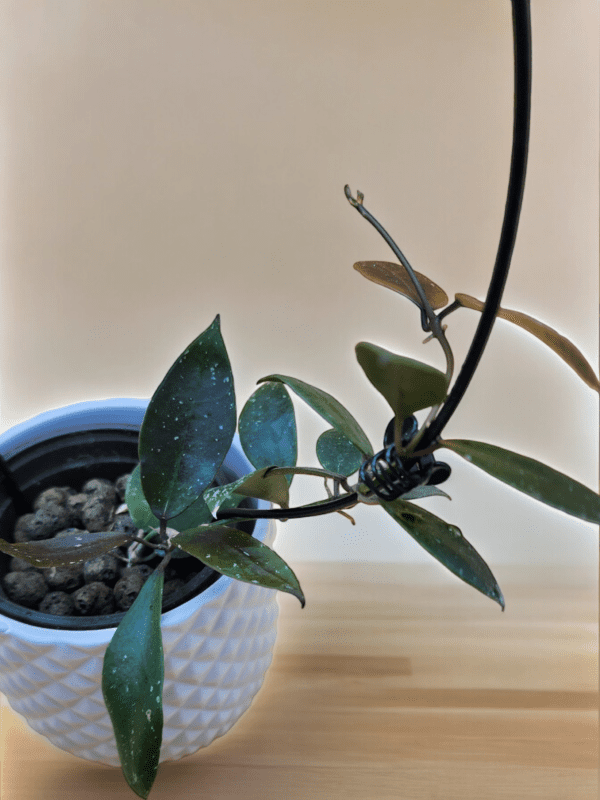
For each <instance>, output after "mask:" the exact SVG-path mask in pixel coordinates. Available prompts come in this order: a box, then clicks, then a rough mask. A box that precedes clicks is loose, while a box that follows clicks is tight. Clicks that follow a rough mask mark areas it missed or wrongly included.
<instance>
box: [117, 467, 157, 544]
mask: <svg viewBox="0 0 600 800" xmlns="http://www.w3.org/2000/svg"><path fill="white" fill-rule="evenodd" d="M125 503H126V505H127V510H128V511H129V515H130V516H131V518H132V519H133V521H134V522H135V524H136V525H137V526H138V528H142V529H143V530H145V531H149V530H150V528H158V527H159V526H160V522H159V521H158V518H157V517H155V516H154V514H153V513H152V509H151V508H150V506H149V505H148V501H147V500H146V498H145V497H144V492H143V490H142V480H141V474H140V465H139V464H138V465H137V467H136V468H135V469H134V470H133V472H132V473H131V477H130V478H129V482H128V484H127V491H126V492H125Z"/></svg>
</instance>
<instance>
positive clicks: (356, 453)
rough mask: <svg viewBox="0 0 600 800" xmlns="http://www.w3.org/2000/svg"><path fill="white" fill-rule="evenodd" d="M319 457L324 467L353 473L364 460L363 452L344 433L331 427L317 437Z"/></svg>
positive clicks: (345, 473) (343, 473) (349, 473)
mask: <svg viewBox="0 0 600 800" xmlns="http://www.w3.org/2000/svg"><path fill="white" fill-rule="evenodd" d="M317 458H318V459H319V462H320V464H321V466H322V467H323V468H324V469H327V470H330V471H331V472H337V473H338V475H345V476H346V477H347V476H348V475H353V474H354V473H355V472H356V470H357V469H358V468H359V467H360V465H361V464H362V462H363V460H364V459H363V456H362V453H361V452H360V450H359V449H358V448H356V447H355V446H354V445H353V444H352V442H351V441H350V440H349V439H348V438H347V437H346V436H344V434H343V433H340V432H339V431H336V430H335V428H330V429H329V430H328V431H325V432H324V433H322V434H321V435H320V436H319V438H318V439H317Z"/></svg>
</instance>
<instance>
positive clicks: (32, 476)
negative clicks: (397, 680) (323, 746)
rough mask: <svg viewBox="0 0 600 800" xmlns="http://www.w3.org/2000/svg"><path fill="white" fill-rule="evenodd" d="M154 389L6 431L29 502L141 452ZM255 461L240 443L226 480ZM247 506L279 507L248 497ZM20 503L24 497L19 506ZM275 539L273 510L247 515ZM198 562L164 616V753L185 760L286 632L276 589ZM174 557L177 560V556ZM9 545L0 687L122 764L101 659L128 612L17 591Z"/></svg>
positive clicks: (261, 534) (2, 570) (260, 533)
mask: <svg viewBox="0 0 600 800" xmlns="http://www.w3.org/2000/svg"><path fill="white" fill-rule="evenodd" d="M147 404H148V401H146V400H133V399H116V400H105V401H98V402H88V403H78V404H75V405H72V406H66V407H64V408H62V409H57V410H54V411H50V412H47V413H45V414H40V415H39V416H37V417H34V418H33V419H31V420H28V421H27V422H25V423H22V424H21V425H17V426H15V427H14V428H12V429H10V430H9V431H6V432H5V433H4V434H2V435H1V436H0V453H1V454H2V456H3V458H4V459H5V460H6V462H7V464H8V466H9V468H10V471H11V474H12V475H13V476H14V479H15V482H16V483H17V485H18V487H19V489H20V490H21V492H22V494H23V495H24V497H25V499H26V501H27V502H28V503H29V504H32V503H33V501H34V500H35V498H36V497H37V496H38V495H39V494H40V493H41V492H42V491H44V490H45V489H48V488H50V487H55V486H60V487H64V486H69V487H72V488H73V489H75V490H76V491H80V489H81V487H82V486H83V485H84V484H85V483H86V482H87V481H88V480H91V479H93V478H104V479H107V480H109V481H115V480H116V479H117V478H119V477H120V476H121V475H123V474H126V473H130V472H131V471H132V470H133V469H134V467H135V466H136V464H137V462H138V457H137V443H138V434H139V429H140V426H141V423H142V420H143V416H144V413H145V410H146V407H147ZM252 470H253V467H252V466H251V464H250V462H249V461H248V460H247V459H246V457H245V456H244V454H243V453H242V450H241V447H240V444H239V439H238V437H237V436H236V438H235V440H234V443H233V445H232V447H231V449H230V451H229V453H228V455H227V456H226V458H225V461H224V463H223V466H222V468H221V470H220V471H219V472H218V473H217V476H216V481H217V483H219V484H225V483H230V482H231V481H234V480H237V479H238V478H239V477H241V476H242V475H245V474H247V473H249V472H251V471H252ZM12 495H13V487H11V486H10V480H8V481H7V480H6V479H5V480H3V481H2V483H1V484H0V536H2V538H4V539H6V540H9V541H12V540H13V531H14V526H15V522H16V519H17V517H18V515H19V513H22V512H23V509H22V508H18V498H17V501H16V502H15V500H13V497H12ZM244 505H248V506H249V507H254V508H269V504H268V503H265V502H263V501H257V500H251V499H248V500H246V501H244ZM16 506H17V507H16ZM240 527H242V528H243V529H244V530H246V531H247V532H248V533H251V534H252V535H253V536H254V537H255V538H257V539H259V540H260V541H261V542H263V543H264V544H267V545H271V544H272V543H273V540H274V538H275V532H276V527H275V523H274V521H267V520H257V521H250V522H248V523H242V524H241V525H240ZM177 561H178V562H179V563H178V564H177V569H178V570H182V569H184V567H183V565H184V564H185V563H189V570H190V572H191V573H195V574H194V575H193V577H191V578H190V579H185V571H183V572H180V573H179V574H180V575H182V576H183V577H182V579H181V580H180V581H179V584H178V585H179V586H180V588H179V589H178V590H177V591H175V592H174V593H173V594H172V595H170V596H169V598H168V601H167V603H166V604H165V606H164V608H163V613H162V616H161V632H162V639H163V649H164V656H165V680H164V687H163V713H164V727H163V742H162V747H161V755H160V760H161V761H165V760H175V759H178V758H181V757H183V756H185V755H189V754H190V753H193V752H195V751H196V750H198V749H199V748H200V747H205V746H206V745H208V744H210V742H211V741H213V740H214V739H215V738H217V737H218V736H222V735H223V734H224V733H225V732H226V731H227V730H229V728H230V727H231V726H232V725H233V724H234V723H235V722H236V721H237V720H238V719H239V717H240V716H241V715H242V714H243V713H244V711H245V710H246V709H247V708H248V707H249V705H250V703H251V702H252V699H253V697H254V695H255V694H256V692H257V691H258V689H259V688H260V686H261V685H262V683H263V680H264V676H265V673H266V670H267V668H268V666H269V664H270V662H271V658H272V649H273V646H274V643H275V636H276V622H277V613H278V606H277V600H276V592H275V591H273V590H269V589H263V588H262V587H258V586H254V585H252V584H248V583H242V582H240V581H234V580H232V579H231V578H227V577H225V576H223V575H220V574H219V573H217V572H215V571H214V570H212V569H210V568H208V567H205V566H203V565H202V564H201V562H199V561H198V560H197V559H194V558H192V557H190V558H181V559H177ZM171 563H173V561H172V562H171ZM9 569H10V556H8V555H5V554H4V553H0V691H2V692H3V693H4V694H5V695H6V697H7V699H8V701H9V703H10V705H11V707H12V708H13V709H14V710H15V711H16V712H18V713H19V714H21V715H22V716H23V717H25V719H26V721H27V723H28V724H29V725H30V726H31V727H32V728H33V729H34V730H35V731H37V732H38V733H41V734H42V735H44V736H46V737H47V738H48V739H49V740H50V741H51V742H52V744H54V745H56V746H57V747H59V748H61V749H63V750H67V751H68V752H70V753H72V754H74V755H77V756H80V757H82V758H86V759H89V760H92V761H99V762H102V763H105V764H111V765H113V766H119V759H118V754H117V747H116V743H115V739H114V734H113V730H112V725H111V722H110V718H109V716H108V712H107V710H106V706H105V704H104V699H103V697H102V689H101V680H102V661H103V657H104V652H105V651H106V647H107V646H108V643H109V642H110V640H111V638H112V636H113V634H114V631H115V628H116V626H117V625H118V624H119V622H120V621H121V619H122V618H123V616H124V614H125V612H124V611H121V612H118V613H111V614H107V615H103V616H56V615H53V614H45V613H42V612H40V611H38V610H36V609H35V608H25V607H23V606H21V605H19V604H17V603H15V602H12V601H11V600H10V599H9V598H8V597H7V595H6V593H5V591H4V588H3V586H2V582H3V579H4V576H5V575H6V574H7V573H8V571H9Z"/></svg>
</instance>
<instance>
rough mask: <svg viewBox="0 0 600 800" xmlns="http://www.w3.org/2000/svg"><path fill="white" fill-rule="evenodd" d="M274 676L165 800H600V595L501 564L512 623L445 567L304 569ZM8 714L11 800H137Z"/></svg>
mask: <svg viewBox="0 0 600 800" xmlns="http://www.w3.org/2000/svg"><path fill="white" fill-rule="evenodd" d="M294 569H295V572H296V574H297V575H298V577H299V579H300V581H301V583H302V586H303V589H304V591H305V594H306V598H307V604H306V608H305V609H304V610H301V609H300V606H299V604H298V602H297V601H296V600H294V598H291V597H287V596H283V595H280V606H281V615H280V623H279V635H278V641H277V645H276V650H275V655H274V660H273V664H272V667H271V669H270V671H269V673H268V675H267V679H266V681H265V685H264V686H263V688H262V690H261V691H260V692H259V694H258V696H257V698H256V700H255V701H254V703H253V705H252V707H251V709H250V710H249V711H248V712H247V714H246V715H245V716H244V717H243V718H242V719H241V720H240V722H239V723H238V724H237V725H236V726H235V728H234V729H232V731H230V733H228V734H227V735H226V736H225V737H224V738H223V739H221V740H217V741H216V742H215V743H213V744H212V745H211V746H210V747H209V748H207V749H206V750H204V751H200V752H199V753H196V754H195V755H193V756H190V757H188V758H186V759H183V760H182V761H180V762H174V763H167V764H163V765H162V766H161V768H160V770H159V775H158V778H157V781H156V784H155V787H154V789H153V790H152V793H151V795H150V798H151V800H162V799H163V798H165V799H166V798H169V800H177V798H184V797H185V798H201V797H202V798H204V797H206V798H209V797H210V798H211V800H222V799H224V798H239V799H241V800H259V799H260V800H279V798H282V797H285V798H286V800H313V799H314V800H337V799H338V798H339V800H392V799H393V800H396V799H398V798H400V799H401V800H481V798H485V799H486V800H521V798H535V799H536V800H537V799H538V798H539V800H589V798H592V797H596V796H597V792H598V771H597V767H598V668H597V667H598V659H597V642H598V636H597V620H598V602H597V599H598V593H597V581H596V580H595V579H594V578H592V577H590V575H591V573H589V574H588V575H587V576H581V575H579V574H577V573H575V572H572V571H571V572H566V573H565V572H564V571H562V570H561V569H560V568H558V567H557V568H551V567H548V568H543V569H539V570H537V571H536V572H535V573H533V574H532V573H531V570H527V569H525V568H522V567H509V566H507V567H503V568H498V567H497V566H495V570H494V571H495V574H496V576H497V578H498V580H499V582H500V584H501V586H502V589H503V591H504V594H505V597H506V600H507V609H506V612H505V613H504V614H502V613H500V611H499V609H498V607H497V606H496V605H495V604H494V603H492V602H491V601H490V600H488V599H487V598H485V597H483V596H481V595H479V594H478V593H477V592H475V591H474V590H473V589H471V588H470V587H467V586H466V585H465V584H463V583H461V582H460V581H459V580H457V579H455V578H454V577H453V576H451V575H446V574H445V572H443V571H442V570H441V569H438V568H437V567H436V566H432V567H424V566H417V567H415V566H410V565H373V564H370V565H360V564H340V563H331V564H322V563H321V564H301V565H294ZM1 711H2V729H1V736H2V745H3V761H2V766H3V770H2V773H3V775H2V800H34V799H35V800H38V798H44V799H45V800H55V799H56V800H80V798H81V797H84V796H85V797H91V798H96V797H97V798H101V797H102V798H104V797H107V796H108V797H110V798H111V799H112V798H116V799H117V800H121V798H122V799H123V800H125V798H129V800H131V798H132V797H133V795H132V794H131V793H130V792H129V790H128V789H127V788H126V787H125V785H124V783H123V779H122V777H121V774H120V771H119V770H114V769H111V768H109V767H104V766H102V765H94V764H91V763H89V762H84V761H81V760H79V759H77V758H74V757H73V756H69V755H67V754H65V753H62V752H61V751H59V750H56V749H55V748H53V747H52V746H51V745H50V744H48V743H47V742H46V741H45V740H44V739H42V737H39V736H38V735H37V734H35V733H33V732H31V731H30V730H29V729H28V728H27V727H26V726H25V724H24V723H23V722H22V721H21V720H20V719H19V718H18V717H17V715H16V714H14V713H13V712H12V711H11V710H10V709H9V708H8V707H6V705H4V706H3V707H2V708H1Z"/></svg>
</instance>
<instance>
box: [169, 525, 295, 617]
mask: <svg viewBox="0 0 600 800" xmlns="http://www.w3.org/2000/svg"><path fill="white" fill-rule="evenodd" d="M171 541H172V543H173V544H174V545H176V546H177V547H179V548H181V549H182V550H184V551H185V552H186V553H189V554H190V555H192V556H195V557H196V558H197V559H199V560H200V561H202V563H203V564H206V565H207V566H208V567H211V568H212V569H214V570H216V571H217V572H220V573H221V574H222V575H227V576H228V577H229V578H234V579H235V580H238V581H243V582H245V583H254V584H257V585H258V586H264V587H265V588H267V589H278V590H279V591H280V592H287V593H288V594H293V595H294V597H297V598H298V600H299V601H300V603H301V604H302V607H304V603H305V600H304V594H303V593H302V589H301V588H300V584H299V582H298V578H296V576H295V575H294V573H293V572H292V570H291V569H290V567H289V566H288V565H287V564H286V563H285V561H284V560H283V559H282V558H281V557H280V556H278V555H277V553H276V552H275V551H274V550H271V548H270V547H267V545H266V544H263V543H262V542H259V541H258V539H254V538H253V537H252V536H250V535H249V534H248V533H244V532H243V531H238V530H236V529H235V528H230V527H228V526H227V525H218V524H217V525H202V526H201V527H200V528H198V529H197V530H195V531H186V532H185V533H180V534H179V535H178V536H175V537H174V538H173V539H172V540H171Z"/></svg>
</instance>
